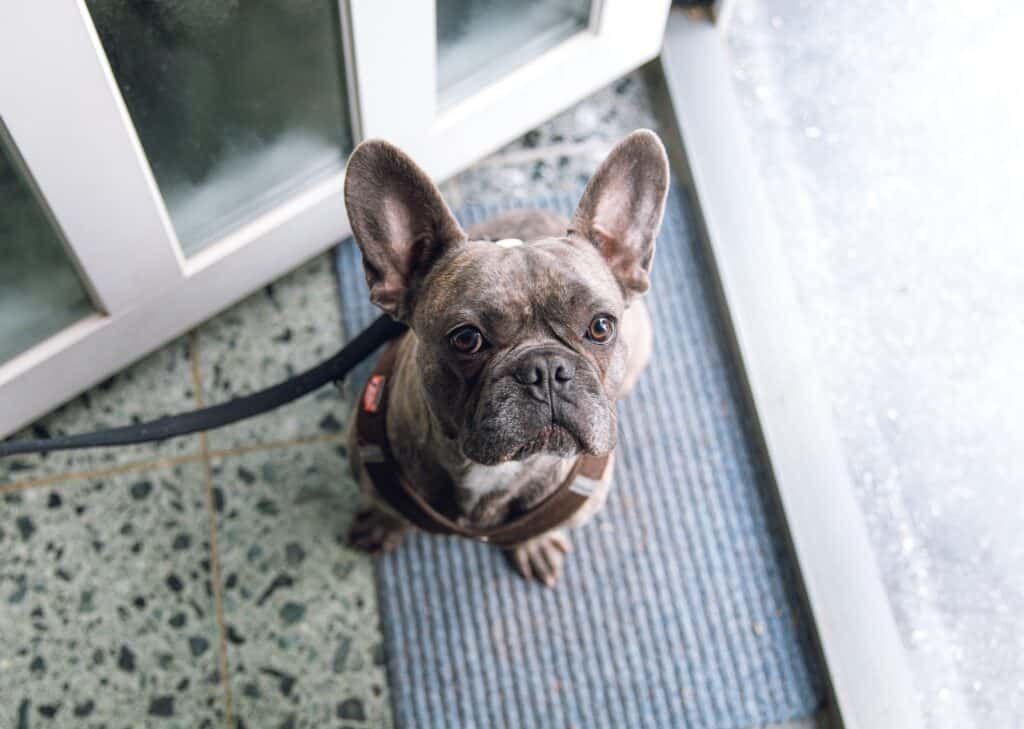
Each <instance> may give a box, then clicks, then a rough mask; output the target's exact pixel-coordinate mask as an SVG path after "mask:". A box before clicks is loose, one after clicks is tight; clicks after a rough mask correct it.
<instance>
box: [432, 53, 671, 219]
mask: <svg viewBox="0 0 1024 729" xmlns="http://www.w3.org/2000/svg"><path fill="white" fill-rule="evenodd" d="M650 93H651V90H650V88H649V84H648V83H647V81H646V80H645V76H644V71H643V70H640V71H635V72H633V73H631V74H629V75H627V76H624V77H623V78H621V79H619V80H618V81H616V82H615V83H613V84H611V85H610V86H607V87H606V88H604V89H602V90H600V91H598V92H597V93H595V94H594V95H593V96H590V97H588V98H587V99H585V100H583V101H581V102H580V103H579V104H577V105H576V106H574V107H572V108H571V109H569V110H568V111H566V112H564V113H562V114H560V115H558V116H557V117H555V118H553V119H551V120H550V121H548V122H545V123H544V124H542V125H541V126H540V127H538V128H536V129H533V130H531V131H529V132H527V133H526V134H525V135H523V136H522V137H520V138H519V139H517V140H515V141H514V142H511V143H510V144H508V145H506V146H505V147H503V148H502V149H501V150H499V151H498V152H495V153H494V154H492V155H490V156H488V157H485V158H484V159H482V160H480V161H479V162H477V163H476V164H474V165H473V166H472V167H470V168H469V169H466V170H464V171H462V172H460V173H459V174H457V175H455V176H453V177H452V178H451V179H449V180H447V181H446V182H445V183H444V184H443V185H442V186H441V190H442V192H443V193H444V195H445V200H447V201H448V204H449V205H450V206H451V207H453V208H457V207H459V206H460V205H463V204H467V203H474V202H481V201H483V200H488V199H490V200H493V199H494V196H495V195H510V196H517V197H529V196H534V195H537V194H543V193H560V192H578V191H579V190H582V189H583V187H584V186H585V185H586V183H587V181H588V180H589V179H590V176H591V175H592V174H593V173H594V171H595V170H596V169H597V167H598V165H600V164H601V162H602V161H603V160H604V158H605V156H606V155H607V154H608V152H610V151H611V149H612V147H614V146H615V144H616V143H618V142H619V141H620V140H621V139H622V138H623V137H625V136H626V135H627V134H629V133H630V132H632V131H634V130H636V129H639V128H641V127H645V128H652V129H653V128H657V121H656V120H655V118H654V116H653V113H652V111H651V109H652V104H651V101H650Z"/></svg>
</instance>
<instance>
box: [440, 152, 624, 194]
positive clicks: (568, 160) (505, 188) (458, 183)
mask: <svg viewBox="0 0 1024 729" xmlns="http://www.w3.org/2000/svg"><path fill="white" fill-rule="evenodd" d="M611 146H612V145H608V146H607V147H604V146H595V145H581V146H580V147H578V148H575V149H572V150H568V151H567V152H565V153H559V154H557V155H555V156H551V157H536V158H528V157H523V156H521V155H507V156H502V155H495V156H494V157H489V158H488V159H487V160H485V161H484V162H481V163H480V164H479V165H474V166H473V167H471V168H469V169H468V170H465V171H463V172H461V173H459V174H458V175H456V176H455V177H454V178H452V179H451V180H449V181H448V182H446V183H445V184H444V185H442V186H441V191H442V193H444V195H445V200H446V201H447V202H448V204H449V205H450V206H451V207H452V208H458V207H459V206H460V205H463V204H469V203H481V202H484V201H487V200H493V199H494V197H495V195H498V196H510V197H532V196H535V195H538V194H553V193H560V192H573V193H576V192H579V191H581V190H582V189H583V187H584V186H585V185H586V184H587V181H588V180H589V179H590V176H591V175H592V174H593V173H594V171H595V170H596V169H597V167H598V165H600V164H601V161H602V160H603V159H604V158H605V156H606V155H607V153H608V152H609V151H611ZM560 149H561V148H560Z"/></svg>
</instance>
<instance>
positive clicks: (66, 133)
mask: <svg viewBox="0 0 1024 729" xmlns="http://www.w3.org/2000/svg"><path fill="white" fill-rule="evenodd" d="M337 1H338V3H339V13H338V17H339V19H340V23H341V30H340V38H341V46H342V55H343V59H344V62H345V73H346V78H347V81H348V96H349V109H350V117H351V119H350V121H351V127H352V129H353V135H354V142H356V143H358V142H359V141H360V140H362V139H365V138H367V137H371V136H381V137H387V138H389V139H391V140H392V141H394V142H395V143H397V144H399V145H401V146H403V147H404V148H405V149H406V150H407V151H408V152H409V153H410V154H412V155H413V156H414V157H415V158H417V160H418V161H420V163H421V164H422V165H423V167H424V168H425V169H426V170H427V171H428V172H429V173H430V174H431V175H432V176H434V177H435V178H436V179H444V178H446V177H448V176H450V175H452V174H454V173H455V172H457V171H459V170H461V169H463V168H464V167H466V166H467V165H469V164H470V163H472V162H473V161H475V160H476V159H479V158H480V157H481V156H483V155H485V154H486V153H487V152H489V151H491V150H492V149H494V148H496V147H498V146H500V145H501V144H504V143H506V142H508V141H511V140H512V139H514V138H515V137H517V136H519V135H521V134H523V133H524V132H526V131H528V130H529V129H530V128H532V127H533V126H536V125H537V124H539V123H541V122H542V121H544V120H545V119H547V118H549V117H551V116H553V115H554V114H556V113H558V112H560V111H562V110H563V109H565V108H567V107H569V106H571V105H572V104H574V103H576V102H577V101H579V100H581V99H583V98H584V97H586V96H587V95H589V94H590V93H591V92H592V91H594V90H595V89H597V88H600V87H601V86H603V85H605V84H608V83H610V82H611V81H613V80H614V79H616V78H618V77H620V76H622V75H623V74H625V73H627V72H629V71H631V70H633V69H635V68H637V67H639V66H640V65H642V64H643V63H645V62H647V61H649V60H651V59H652V58H654V57H655V56H656V55H657V54H658V52H659V50H660V48H661V39H662V35H663V31H664V26H665V20H666V18H667V15H668V6H669V0H644V2H642V3H640V4H637V3H635V2H634V0H594V6H593V10H592V15H591V18H592V20H591V23H590V24H589V26H588V27H587V28H586V29H584V30H583V31H581V32H580V33H578V34H576V35H574V36H572V37H570V38H568V39H567V40H565V41H564V42H562V43H560V44H558V45H556V46H555V47H553V48H551V49H549V50H547V51H546V52H544V53H542V54H540V55H538V56H537V57H536V58H534V59H531V60H529V61H527V62H525V63H523V64H522V65H520V66H518V67H516V68H514V69H512V70H509V71H508V72H507V73H505V74H503V75H502V76H501V77H499V78H497V79H496V80H494V81H493V82H492V83H490V84H488V85H487V86H486V87H485V88H482V89H480V90H479V91H477V92H475V93H473V94H472V95H470V96H469V97H467V98H465V99H462V100H460V101H459V102H458V103H457V104H455V105H452V106H445V107H442V106H440V105H439V104H438V103H437V100H436V98H435V88H436V82H435V78H436V53H435V51H436V39H435V33H434V28H435V22H434V21H435V17H436V15H435V6H434V3H431V2H418V3H408V2H400V1H399V0H337ZM424 29H429V32H426V31H425V30H424ZM40 39H45V40H40ZM382 39H383V40H382ZM384 40H386V41H387V42H384ZM396 48H400V49H401V53H396V52H395V49H396ZM0 49H3V50H2V51H0V61H6V65H8V66H9V67H16V68H20V69H31V74H24V75H18V74H5V75H4V76H2V77H0V122H2V123H3V124H4V125H5V126H6V127H7V129H8V131H9V133H10V137H11V139H12V140H13V145H14V147H15V151H16V152H17V153H18V155H20V157H21V158H22V159H24V160H25V163H26V166H27V167H28V169H29V171H30V173H31V175H32V178H33V181H34V183H35V186H36V188H37V189H38V192H39V194H40V197H41V198H42V199H41V202H42V203H43V204H44V205H45V207H46V208H47V209H48V211H49V213H50V214H51V216H52V219H53V220H54V221H56V224H57V227H58V229H59V233H60V234H61V236H62V238H63V240H64V241H65V243H66V245H67V248H68V252H69V256H70V257H71V259H72V261H73V262H74V263H75V265H76V266H77V267H78V270H79V271H80V272H81V274H82V278H83V283H84V284H85V286H86V288H87V289H88V290H89V291H90V292H91V293H92V295H93V299H94V303H95V305H96V309H97V313H96V314H94V315H91V316H89V317H86V318H85V319H82V320H80V321H78V322H76V323H75V324H73V325H71V326H69V327H68V328H66V329H64V330H62V331H60V332H58V333H57V334H55V335H53V336H52V337H49V338H47V339H45V340H43V341H41V342H40V343H38V344H37V345H35V346H33V347H32V348H30V349H28V350H26V351H25V352H23V353H21V354H19V355H16V356H15V357H14V358H12V359H10V360H8V361H6V362H0V437H3V436H5V435H7V434H10V433H12V432H14V431H15V430H16V429H18V428H19V427H21V426H24V425H26V424H28V423H30V422H32V420H34V419H35V418H37V417H39V416H40V415H42V414H44V413H45V412H47V411H49V410H51V409H52V408H54V407H55V406H57V405H59V404H60V403H62V402H64V401H66V400H68V399H70V398H71V397H73V396H75V395H77V394H78V393H80V392H82V391H83V390H85V389H87V388H88V387H90V386H92V385H94V384H96V383H98V382H100V381H102V380H103V379H104V378H106V377H108V376H109V375H111V374H113V373H114V372H116V371H118V370H120V369H121V368H123V367H124V366H126V365H128V364H129V363H131V362H133V361H135V360H137V359H139V358H141V357H142V356H144V355H145V354H147V353H149V352H151V351H153V350H154V349H156V348H158V347H159V346H161V345H162V344H164V343H165V342H167V341H169V340H171V339H173V338H175V337H177V336H180V335H181V334H183V333H185V332H187V331H189V330H190V329H192V328H194V327H195V326H196V325H198V324H199V323H201V322H202V321H204V320H206V319H208V318H210V317H211V316H213V315H214V314H216V313H217V312H219V311H221V310H223V309H225V308H227V307H228V306H230V305H231V304H233V303H235V302H236V301H238V300H239V299H241V298H242V297H244V296H245V295H246V294H248V293H250V292H252V291H254V290H255V289H257V288H259V287H260V286H263V285H265V284H267V283H269V282H270V281H273V280H274V279H276V278H278V277H280V276H281V275H282V274H284V273H286V272H287V271H289V270H291V269H293V268H295V267H297V266H298V265H300V264H302V263H303V262H305V261H307V260H309V259H310V258H312V257H313V256H315V255H316V254H318V253H321V252H323V251H324V250H326V249H328V248H330V247H331V246H333V245H335V244H336V243H338V242H339V241H340V240H342V239H344V238H346V237H347V236H348V235H350V233H351V230H350V228H349V224H348V219H347V216H346V214H345V207H344V201H343V198H342V191H343V189H344V171H343V170H339V171H338V172H336V173H332V174H330V175H328V176H325V177H323V178H320V179H319V180H317V181H315V182H313V183H311V184H310V185H308V186H307V187H305V188H303V189H302V190H301V191H299V192H297V193H296V194H294V195H291V196H289V197H288V198H287V199H285V200H283V201H282V202H281V203H280V204H279V205H277V206H275V207H274V208H272V209H269V210H267V211H265V212H263V213H260V214H258V215H256V216H255V217H253V218H252V219H250V220H249V221H247V222H246V223H245V224H243V225H241V226H240V227H237V228H235V229H233V230H232V231H230V232H229V233H228V234H227V235H225V236H223V237H222V238H220V239H219V240H217V241H215V242H213V243H211V244H210V245H209V246H207V247H205V248H203V249H202V250H201V251H199V252H197V253H195V254H194V255H191V256H189V257H185V256H184V255H183V254H182V252H181V247H180V246H179V245H178V241H177V237H176V235H175V231H174V228H173V226H172V224H171V221H170V217H169V215H168V213H167V209H166V207H165V205H164V202H163V199H162V197H161V195H160V191H159V189H158V187H157V185H156V182H155V180H154V178H153V175H152V172H151V170H150V167H149V164H148V161H147V159H146V156H145V153H144V152H143V149H142V145H141V144H140V143H139V139H138V136H137V134H136V132H135V129H134V126H133V124H132V121H131V117H130V115H129V113H128V110H127V108H126V106H125V104H124V101H123V99H122V98H121V94H120V91H119V89H118V87H117V83H116V81H115V79H114V76H113V73H112V72H111V69H110V66H109V64H108V63H107V58H106V55H105V53H104V51H103V48H102V45H101V43H100V40H99V37H98V35H97V33H96V30H95V28H94V27H93V23H92V20H91V18H90V15H89V12H88V10H87V8H86V6H85V0H75V1H74V2H61V3H7V4H0ZM412 101H415V105H414V106H411V105H410V104H411V102H412ZM410 108H415V110H416V112H415V113H410V112H409V109H410ZM68 120H74V123H73V124H71V123H69V121H68Z"/></svg>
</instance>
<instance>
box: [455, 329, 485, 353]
mask: <svg viewBox="0 0 1024 729" xmlns="http://www.w3.org/2000/svg"><path fill="white" fill-rule="evenodd" d="M448 341H449V342H451V345H452V348H453V349H454V350H455V351H456V352H458V353H459V354H476V353H477V352H479V351H480V349H481V347H483V346H484V335H483V334H481V333H480V330H479V329H477V328H476V327H471V326H464V327H459V328H458V329H456V330H455V331H454V332H452V333H451V334H450V335H448Z"/></svg>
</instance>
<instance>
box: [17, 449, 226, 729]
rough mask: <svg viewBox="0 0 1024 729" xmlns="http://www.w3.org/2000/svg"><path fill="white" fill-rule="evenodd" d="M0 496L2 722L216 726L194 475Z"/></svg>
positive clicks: (213, 649) (218, 704)
mask: <svg viewBox="0 0 1024 729" xmlns="http://www.w3.org/2000/svg"><path fill="white" fill-rule="evenodd" d="M0 499H2V501H3V505H2V507H0V633H2V635H3V651H2V653H0V726H5V727H40V726H46V727H76V728H77V727H100V726H106V727H111V728H113V727H122V726H131V727H139V726H160V727H181V729H195V728H196V727H213V726H219V725H222V722H223V718H222V717H223V708H224V706H223V686H222V685H221V683H220V677H219V674H218V649H217V645H218V642H217V628H216V620H215V610H214V600H213V597H212V592H211V583H210V563H209V561H208V557H209V544H208V534H209V530H208V524H209V522H208V515H207V512H206V507H205V503H206V502H205V490H204V488H203V474H202V466H201V465H200V464H198V463H189V464H182V465H177V466H173V467H163V468H155V469H152V470H140V471H132V472H126V473H121V474H117V475H113V476H108V477H106V478H103V479H90V480H83V481H72V482H68V483H64V484H61V485H60V486H59V487H54V488H48V487H45V488H43V487H41V488H31V489H23V490H18V491H11V492H8V493H5V494H3V496H2V497H0Z"/></svg>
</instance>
